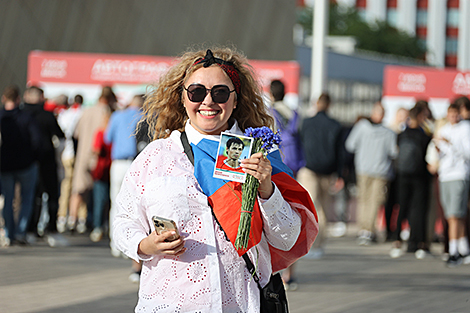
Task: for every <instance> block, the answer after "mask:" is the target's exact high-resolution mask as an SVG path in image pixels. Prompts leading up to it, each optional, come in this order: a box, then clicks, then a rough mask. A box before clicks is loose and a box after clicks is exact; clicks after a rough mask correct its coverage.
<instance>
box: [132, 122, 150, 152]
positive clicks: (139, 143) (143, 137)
mask: <svg viewBox="0 0 470 313" xmlns="http://www.w3.org/2000/svg"><path fill="white" fill-rule="evenodd" d="M148 129H149V128H148V124H147V123H146V122H144V123H137V125H136V130H135V143H136V152H137V153H136V154H137V155H138V154H139V153H140V152H142V150H144V149H145V147H146V146H147V145H148V144H149V143H150V142H151V141H152V139H151V138H150V136H149V134H148Z"/></svg>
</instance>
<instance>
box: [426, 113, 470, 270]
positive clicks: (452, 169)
mask: <svg viewBox="0 0 470 313" xmlns="http://www.w3.org/2000/svg"><path fill="white" fill-rule="evenodd" d="M447 120H448V123H447V124H446V125H444V126H443V127H442V128H441V129H440V130H439V133H438V134H436V136H435V138H434V139H433V141H434V143H435V145H436V148H437V151H438V152H439V159H440V162H439V169H438V174H439V195H440V201H441V204H442V207H443V209H444V214H445V217H446V219H447V222H448V224H449V230H448V233H449V259H448V260H447V266H448V267H455V266H458V265H460V264H461V263H462V262H464V263H466V264H467V263H470V251H469V245H468V239H467V237H466V234H465V218H466V216H467V211H468V209H467V201H468V193H469V176H470V139H469V138H470V122H468V121H459V107H458V106H457V105H455V104H451V105H450V106H449V108H448V110H447Z"/></svg>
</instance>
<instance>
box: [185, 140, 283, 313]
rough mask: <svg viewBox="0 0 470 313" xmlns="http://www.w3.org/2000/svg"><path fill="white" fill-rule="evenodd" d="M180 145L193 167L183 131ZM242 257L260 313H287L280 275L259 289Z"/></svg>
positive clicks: (253, 267) (190, 151)
mask: <svg viewBox="0 0 470 313" xmlns="http://www.w3.org/2000/svg"><path fill="white" fill-rule="evenodd" d="M181 143H182V144H183V148H184V152H185V153H186V155H187V157H188V159H189V161H190V162H191V163H192V164H193V165H194V155H193V151H192V149H191V146H190V145H189V141H188V136H187V135H186V132H184V131H183V132H182V133H181ZM242 257H243V259H244V260H245V263H246V267H247V268H248V271H249V272H250V274H251V275H252V276H253V279H254V280H255V282H256V284H257V285H258V288H259V291H260V308H261V313H289V308H288V305H287V296H286V291H285V289H284V284H283V282H282V279H281V275H280V274H279V273H276V274H274V275H272V274H271V278H270V279H269V282H268V283H267V284H266V286H264V287H261V285H260V283H259V277H258V275H256V270H255V266H254V265H253V263H252V262H251V260H250V257H248V255H247V254H246V253H245V254H243V256H242Z"/></svg>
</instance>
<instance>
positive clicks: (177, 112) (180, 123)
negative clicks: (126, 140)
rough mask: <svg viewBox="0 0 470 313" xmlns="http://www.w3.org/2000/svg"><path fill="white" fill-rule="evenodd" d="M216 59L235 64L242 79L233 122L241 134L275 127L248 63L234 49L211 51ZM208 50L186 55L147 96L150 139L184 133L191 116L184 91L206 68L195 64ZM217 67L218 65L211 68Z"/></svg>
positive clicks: (145, 117)
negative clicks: (191, 79)
mask: <svg viewBox="0 0 470 313" xmlns="http://www.w3.org/2000/svg"><path fill="white" fill-rule="evenodd" d="M211 50H212V52H213V54H214V56H215V57H216V58H220V59H222V60H224V61H229V62H232V63H233V64H234V66H235V68H236V70H237V71H238V75H239V77H240V84H241V87H240V94H237V95H236V97H237V98H236V99H237V109H236V110H234V111H233V113H232V116H231V118H234V119H235V120H236V121H237V122H238V126H239V127H240V129H241V130H245V129H246V128H248V127H261V126H268V127H270V128H273V127H274V120H273V118H272V116H271V115H270V114H269V113H268V110H267V108H266V106H265V105H264V103H263V98H262V93H261V88H260V86H259V83H258V82H257V80H256V79H255V74H254V71H253V68H252V67H251V66H250V65H249V64H248V62H247V59H246V58H245V57H244V56H243V55H242V54H241V53H239V52H237V51H235V49H232V48H227V47H224V48H213V49H211ZM205 54H206V50H198V51H187V52H186V53H184V54H183V55H182V56H181V57H180V58H179V62H177V63H176V64H175V65H174V66H172V67H171V68H170V69H169V70H168V72H167V73H166V74H165V75H163V76H162V77H161V78H160V80H159V82H158V83H157V84H156V85H154V86H153V88H152V89H151V90H150V92H148V93H147V95H146V99H145V102H144V105H143V118H142V120H141V121H140V123H148V125H149V135H150V138H153V139H154V140H155V139H159V138H167V137H168V136H169V135H170V133H171V132H172V131H173V130H179V131H183V130H184V126H185V123H186V120H187V119H188V115H187V114H186V109H185V108H184V106H183V91H184V89H183V87H184V83H185V81H186V79H187V78H188V77H189V76H190V75H191V74H192V73H194V72H195V71H197V70H198V69H200V68H201V67H202V66H203V65H202V64H197V65H194V66H193V64H194V62H195V61H196V60H197V59H199V58H203V57H204V55H205ZM212 66H218V65H212Z"/></svg>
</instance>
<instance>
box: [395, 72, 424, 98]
mask: <svg viewBox="0 0 470 313" xmlns="http://www.w3.org/2000/svg"><path fill="white" fill-rule="evenodd" d="M397 88H398V90H399V91H401V92H419V93H423V92H425V91H426V75H424V74H415V73H400V75H399V76H398V84H397Z"/></svg>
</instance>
